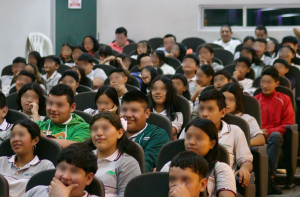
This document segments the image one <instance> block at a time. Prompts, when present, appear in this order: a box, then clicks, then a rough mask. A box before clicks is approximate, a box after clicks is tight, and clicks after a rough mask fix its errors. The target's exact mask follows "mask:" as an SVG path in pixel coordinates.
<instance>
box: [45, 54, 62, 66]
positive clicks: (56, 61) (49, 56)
mask: <svg viewBox="0 0 300 197" xmlns="http://www.w3.org/2000/svg"><path fill="white" fill-rule="evenodd" d="M47 59H49V60H52V61H54V62H55V64H58V65H60V59H59V57H57V56H56V55H48V56H47V57H45V60H44V61H46V60H47Z"/></svg>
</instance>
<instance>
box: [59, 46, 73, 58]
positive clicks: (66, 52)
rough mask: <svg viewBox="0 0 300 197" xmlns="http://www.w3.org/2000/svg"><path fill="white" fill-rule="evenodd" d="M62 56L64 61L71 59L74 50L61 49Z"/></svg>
mask: <svg viewBox="0 0 300 197" xmlns="http://www.w3.org/2000/svg"><path fill="white" fill-rule="evenodd" d="M61 55H62V56H63V58H64V59H68V58H71V55H72V49H71V48H70V47H68V46H63V47H61Z"/></svg>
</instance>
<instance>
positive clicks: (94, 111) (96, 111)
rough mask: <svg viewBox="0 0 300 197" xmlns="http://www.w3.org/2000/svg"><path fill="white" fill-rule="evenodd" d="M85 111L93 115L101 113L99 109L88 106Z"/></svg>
mask: <svg viewBox="0 0 300 197" xmlns="http://www.w3.org/2000/svg"><path fill="white" fill-rule="evenodd" d="M97 91H98V90H97ZM83 112H85V113H88V114H91V115H92V116H94V115H96V114H99V110H98V109H92V108H87V109H85V110H83Z"/></svg>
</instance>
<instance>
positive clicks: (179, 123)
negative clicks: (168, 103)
mask: <svg viewBox="0 0 300 197" xmlns="http://www.w3.org/2000/svg"><path fill="white" fill-rule="evenodd" d="M153 113H156V114H159V115H162V116H164V117H166V118H168V119H170V117H168V115H167V111H166V110H164V111H162V112H160V113H157V112H156V111H155V109H153ZM176 115H177V118H175V119H174V120H173V121H171V120H170V121H171V123H172V127H174V128H175V129H176V130H177V133H179V132H180V130H181V126H182V124H183V115H182V113H181V112H176Z"/></svg>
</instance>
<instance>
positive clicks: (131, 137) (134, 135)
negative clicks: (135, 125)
mask: <svg viewBox="0 0 300 197" xmlns="http://www.w3.org/2000/svg"><path fill="white" fill-rule="evenodd" d="M147 126H148V123H146V126H145V127H144V128H143V129H142V130H140V131H139V132H137V133H135V134H133V135H132V136H130V137H129V139H133V138H135V137H136V136H138V135H139V134H140V133H142V132H143V131H144V130H145V129H146V127H147Z"/></svg>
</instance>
